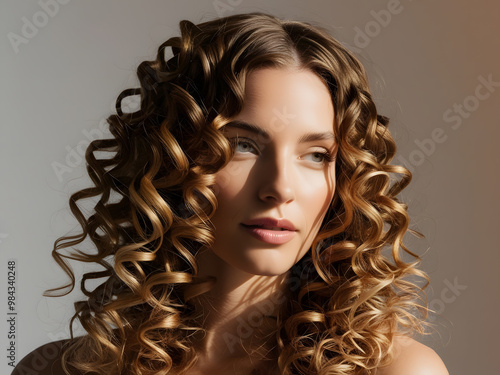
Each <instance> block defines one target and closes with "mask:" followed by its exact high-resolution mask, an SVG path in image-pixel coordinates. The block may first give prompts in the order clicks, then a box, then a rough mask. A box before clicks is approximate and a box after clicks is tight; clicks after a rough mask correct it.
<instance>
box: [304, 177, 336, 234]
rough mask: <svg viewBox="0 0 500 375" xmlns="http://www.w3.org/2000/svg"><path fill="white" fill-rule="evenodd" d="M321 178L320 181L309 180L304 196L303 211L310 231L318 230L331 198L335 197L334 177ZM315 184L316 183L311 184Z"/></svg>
mask: <svg viewBox="0 0 500 375" xmlns="http://www.w3.org/2000/svg"><path fill="white" fill-rule="evenodd" d="M326 177H327V178H325V176H323V178H321V179H317V180H310V182H311V183H310V184H309V186H308V188H307V189H306V191H304V192H303V194H304V207H305V209H306V211H304V212H305V213H306V215H307V219H308V221H309V225H310V228H311V230H313V231H314V230H319V226H320V225H321V222H322V220H323V217H324V216H325V214H326V212H327V211H328V208H329V207H330V204H331V202H332V199H333V196H334V195H335V175H334V174H330V175H329V176H326ZM313 182H316V183H313Z"/></svg>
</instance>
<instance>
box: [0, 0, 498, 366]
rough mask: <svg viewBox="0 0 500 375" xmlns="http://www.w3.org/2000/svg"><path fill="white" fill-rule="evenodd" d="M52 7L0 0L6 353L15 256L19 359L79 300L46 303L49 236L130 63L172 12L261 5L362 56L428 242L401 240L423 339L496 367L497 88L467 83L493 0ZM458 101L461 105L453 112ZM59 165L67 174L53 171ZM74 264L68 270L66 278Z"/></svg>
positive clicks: (483, 51)
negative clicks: (417, 288)
mask: <svg viewBox="0 0 500 375" xmlns="http://www.w3.org/2000/svg"><path fill="white" fill-rule="evenodd" d="M60 1H61V3H57V4H59V6H58V9H56V7H55V6H52V8H51V9H50V10H44V7H43V6H42V5H41V4H43V3H44V2H43V1H41V2H36V1H24V2H13V1H11V2H2V5H0V9H1V11H0V27H1V32H0V35H1V39H0V50H1V56H2V58H1V69H0V82H1V84H0V86H1V90H0V95H1V96H0V112H1V114H2V125H1V136H0V150H1V157H0V171H1V179H2V183H1V194H0V212H1V215H0V241H1V242H0V270H1V271H0V274H1V280H0V284H1V285H2V287H1V288H0V301H1V304H2V306H4V308H2V317H1V321H2V322H1V323H0V328H1V329H0V332H2V333H1V334H0V347H1V348H2V353H5V351H4V348H6V347H7V346H8V340H7V334H6V332H7V329H8V326H7V322H6V320H7V313H6V309H7V305H6V301H7V288H6V285H7V272H6V270H7V260H8V259H11V258H12V259H16V260H17V267H18V274H17V311H18V316H17V334H18V340H17V359H18V360H19V359H20V358H22V357H23V356H24V355H25V354H27V353H28V352H29V351H31V350H32V349H34V348H35V347H37V346H39V345H41V344H43V343H46V342H48V341H52V340H56V339H60V338H64V337H67V335H68V331H67V328H66V325H67V320H68V319H69V317H70V316H71V314H72V309H73V308H72V302H73V301H74V300H75V299H76V298H77V297H78V295H79V294H78V293H72V294H70V295H69V296H68V297H64V298H58V299H53V298H52V299H47V298H42V296H41V294H42V292H43V291H44V290H45V289H47V288H51V287H55V286H59V285H61V284H62V283H63V282H65V281H66V278H65V275H64V274H63V273H62V271H61V270H60V269H59V267H58V266H57V265H56V264H55V263H54V262H53V261H52V258H51V256H50V251H51V249H52V246H53V242H54V240H55V239H56V238H57V237H59V236H62V235H64V234H66V233H67V231H70V232H71V233H77V230H78V226H77V223H76V221H75V220H74V219H73V218H72V215H71V214H70V213H69V209H68V205H67V200H68V198H69V195H70V193H72V192H74V191H76V190H77V189H81V188H83V187H87V186H89V180H88V178H87V177H86V176H85V175H86V171H85V168H84V164H83V158H82V157H81V154H82V152H83V149H84V146H85V145H86V144H87V143H88V140H89V139H94V138H96V137H98V136H99V137H100V136H104V137H105V136H107V135H108V134H106V133H105V132H103V131H102V130H101V129H100V126H101V125H102V124H103V121H104V119H105V118H106V117H107V116H108V115H109V114H110V113H111V112H112V111H113V108H114V101H115V99H116V97H117V95H118V94H119V92H120V91H121V90H123V89H126V88H129V87H137V85H138V83H137V80H136V77H135V69H136V67H137V65H138V64H139V63H140V62H141V61H143V60H151V59H154V56H155V53H156V49H157V47H158V46H159V45H160V44H161V43H162V42H163V41H165V40H166V39H168V38H169V37H171V36H176V35H178V34H179V30H178V22H179V21H180V20H181V19H189V20H191V21H193V22H194V23H198V22H202V21H206V20H209V19H212V18H214V17H218V16H222V15H229V14H233V13H241V12H249V11H264V12H271V13H273V14H275V15H277V16H281V17H288V18H293V19H300V20H304V21H311V22H314V23H317V24H320V25H323V26H325V27H327V28H329V29H330V30H331V32H332V33H333V35H334V36H335V37H337V38H338V39H339V40H341V41H342V42H343V43H344V44H346V45H347V46H348V47H350V48H351V49H352V50H354V51H355V52H356V53H357V55H358V56H359V57H360V59H361V60H362V62H363V63H364V64H365V66H366V68H367V70H368V72H369V77H370V84H371V87H372V91H373V94H374V97H375V99H376V102H377V104H378V106H379V111H380V112H381V113H382V114H385V115H387V116H389V117H390V118H391V121H392V122H391V125H390V126H391V129H392V131H393V134H394V136H395V138H396V140H397V142H398V146H399V149H398V157H397V160H396V161H397V162H402V163H406V165H407V166H408V167H409V168H411V169H412V170H413V172H414V181H413V182H412V184H411V185H410V187H409V188H407V189H406V190H405V192H404V194H403V195H402V197H403V198H404V199H405V201H406V202H408V203H409V205H410V207H411V208H410V214H411V217H412V227H413V228H415V229H418V230H420V231H422V232H423V233H424V234H425V235H426V239H425V240H414V239H412V238H411V237H407V238H408V240H407V241H408V244H409V246H410V248H411V249H412V250H415V251H416V252H418V253H419V254H423V253H424V252H426V255H425V257H424V261H423V264H422V267H423V268H424V269H425V270H426V271H427V272H428V273H429V275H430V277H431V280H432V282H431V286H430V288H429V289H428V292H429V302H430V303H431V307H433V308H434V309H435V310H436V311H437V313H438V314H437V315H436V316H434V317H433V318H432V319H433V322H434V323H435V330H434V333H433V334H432V335H431V336H429V337H427V338H424V339H422V341H424V342H425V343H426V344H427V345H430V346H431V347H432V348H434V349H435V350H436V351H437V352H438V354H439V355H440V356H441V357H442V358H443V360H444V362H445V363H446V365H447V367H448V369H449V371H450V373H451V374H470V373H493V372H494V371H497V370H496V366H495V367H494V363H495V364H496V363H497V357H495V356H498V351H499V349H500V345H499V341H498V337H500V328H499V327H500V325H499V324H498V322H497V319H498V311H499V307H500V303H499V298H498V287H499V286H500V285H499V276H498V275H499V273H498V272H497V268H498V264H499V261H500V255H499V250H500V249H499V245H498V244H499V232H500V230H499V224H500V222H499V219H498V214H499V208H500V203H499V199H498V191H499V190H500V189H499V188H500V183H499V182H500V179H499V176H498V170H499V168H498V165H499V163H500V157H499V154H498V152H496V146H497V144H498V139H500V131H499V127H498V125H499V123H498V122H499V121H498V113H497V109H498V107H499V99H500V89H499V87H498V84H497V85H496V86H495V85H493V86H491V87H490V88H489V90H490V91H488V89H487V88H485V87H482V88H480V89H479V91H477V92H476V88H477V87H478V85H481V80H482V79H483V78H484V79H486V80H487V79H488V77H489V76H491V77H490V79H491V80H493V81H494V82H500V64H499V62H500V59H499V48H498V35H499V31H500V28H499V26H498V25H499V24H498V20H497V17H498V14H499V12H498V11H499V8H500V7H499V5H498V4H495V3H494V2H493V1H486V0H482V1H476V2H474V4H472V2H470V1H466V0H459V1H457V0H454V1H452V0H445V1H430V0H428V1H425V0H420V1H416V0H414V1H411V0H400V1H399V2H398V1H395V0H376V1H373V0H372V1H368V0H365V1H349V2H348V1H320V0H316V1H308V2H300V1H284V0H283V1H256V0H222V1H200V0H198V1H193V0H191V1H183V2H182V4H180V2H173V1H159V0H154V1H142V2H139V1H132V0H127V1H123V0H120V1H118V0H113V1H96V0H92V1H85V2H84V1H77V0H72V1H67V0H66V1H65V4H62V3H63V1H62V0H60ZM46 3H52V4H53V3H54V2H53V1H50V0H46ZM398 4H399V5H398ZM224 5H225V7H223V6H224ZM388 8H390V9H391V10H392V11H393V12H392V13H390V12H389V11H388V10H387V9H388ZM45 9H49V8H46V7H45ZM382 10H387V11H385V12H382V13H381V11H382ZM388 12H389V13H388ZM43 13H45V16H44V15H43ZM382 14H385V15H387V14H390V15H391V18H390V20H389V19H388V17H385V18H380V17H382ZM377 18H378V20H377ZM26 20H28V21H29V22H35V23H37V24H38V25H39V27H37V31H36V34H35V32H34V31H33V30H27V29H25V30H24V32H25V36H26V35H29V32H31V33H32V34H33V35H29V37H26V39H25V42H26V43H23V44H20V45H19V46H18V48H17V50H16V48H15V47H14V46H13V44H12V43H11V41H10V40H9V35H10V37H12V35H13V34H9V33H14V34H17V35H19V36H23V25H24V24H25V23H26ZM360 30H361V31H362V32H363V33H365V35H367V36H366V37H365V38H362V37H361V36H360ZM481 77H482V78H481ZM134 105H136V103H130V107H131V108H133V106H134ZM454 105H455V107H454ZM458 105H461V106H463V108H464V109H462V112H461V113H458V112H457V113H454V111H455V110H456V111H458V107H457V106H458ZM451 115H453V116H455V117H454V118H452V117H449V116H451ZM447 116H448V117H447ZM458 124H460V126H458ZM436 129H437V130H436ZM439 129H441V130H439ZM433 135H434V140H433V141H431V140H430V139H432V136H433ZM419 145H420V146H419ZM424 146H425V147H424ZM82 147H83V148H82ZM404 160H406V162H404ZM63 166H65V167H63ZM57 167H59V168H61V167H63V168H65V169H64V170H63V172H60V173H59V174H57V173H56V172H55V169H54V168H57ZM81 248H85V247H81ZM84 270H85V267H82V266H80V265H77V266H75V271H76V272H77V276H78V275H79V274H81V273H82V272H83V271H84ZM1 358H2V359H0V368H2V369H6V370H7V371H9V369H10V368H9V367H7V360H6V358H5V355H4V354H2V356H1ZM2 371H4V370H2Z"/></svg>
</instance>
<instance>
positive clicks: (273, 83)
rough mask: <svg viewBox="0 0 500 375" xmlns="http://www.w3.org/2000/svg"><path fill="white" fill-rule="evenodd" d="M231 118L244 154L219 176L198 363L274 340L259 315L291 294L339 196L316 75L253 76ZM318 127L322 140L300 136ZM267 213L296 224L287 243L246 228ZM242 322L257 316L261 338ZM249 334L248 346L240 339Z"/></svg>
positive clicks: (329, 119) (325, 99)
mask: <svg viewBox="0 0 500 375" xmlns="http://www.w3.org/2000/svg"><path fill="white" fill-rule="evenodd" d="M233 122H239V123H241V122H244V123H246V124H251V125H253V126H256V127H258V128H259V131H258V132H255V131H253V130H250V129H248V128H246V127H245V126H241V125H237V124H233V125H231V124H232V123H233ZM231 124H230V125H226V127H225V128H224V132H225V135H226V137H227V138H228V139H229V140H230V141H232V142H234V143H235V145H236V146H235V147H236V151H235V155H234V158H233V159H232V161H230V162H229V164H227V165H226V167H225V168H223V169H222V170H221V171H220V172H219V173H218V174H217V184H216V185H217V186H216V189H215V190H216V193H217V200H218V203H219V206H218V208H217V210H216V213H215V214H214V216H213V217H212V223H213V224H214V226H215V228H216V232H215V243H214V245H213V247H212V248H211V249H207V251H205V252H204V253H202V254H201V255H200V256H199V259H198V264H199V266H200V272H199V274H200V275H212V276H216V277H217V283H216V285H215V287H214V289H213V290H211V291H210V292H209V293H208V295H207V296H206V297H205V299H204V300H203V303H201V304H200V308H203V311H204V312H203V314H204V316H207V318H206V320H205V321H204V326H205V327H206V328H207V329H208V334H207V336H206V337H205V338H204V340H203V341H202V342H201V345H199V347H198V348H197V352H198V353H199V354H200V356H201V360H200V362H199V366H198V368H200V369H202V368H203V369H205V370H206V369H207V368H209V367H212V366H215V365H216V364H218V363H226V362H228V361H231V362H232V361H234V359H235V358H239V357H240V355H241V358H248V353H247V351H248V348H246V347H245V345H246V344H249V345H248V346H258V345H261V344H264V345H265V342H267V343H268V344H267V345H268V346H269V342H272V340H270V338H267V339H265V332H266V331H270V330H271V329H272V320H271V319H266V318H265V317H264V318H262V319H260V318H256V316H258V315H259V314H260V315H274V314H275V313H276V308H277V307H278V305H279V303H281V302H282V301H283V297H284V294H283V293H282V291H281V290H282V288H281V286H282V285H283V284H282V282H283V280H284V279H285V277H286V275H287V272H288V271H289V270H290V268H291V267H292V266H293V265H294V264H295V263H297V262H298V261H299V260H300V259H301V258H302V257H303V256H304V255H305V253H306V252H307V251H308V249H309V248H310V246H311V244H312V241H313V239H314V237H315V236H316V234H317V233H318V231H319V228H320V225H321V222H322V220H323V218H324V216H325V214H326V211H327V209H328V206H329V205H330V203H331V201H332V198H333V195H334V193H335V163H334V155H335V151H336V143H335V139H334V134H333V124H334V108H333V104H332V100H331V96H330V93H329V91H328V89H327V87H326V85H325V84H324V83H323V82H322V81H321V79H320V78H319V77H318V76H317V75H316V74H314V73H312V72H311V71H308V70H295V69H259V70H256V71H254V72H251V73H250V74H249V75H248V77H247V83H246V91H245V103H244V106H243V109H242V111H241V112H240V113H239V114H238V115H237V116H236V117H235V118H233V119H231ZM313 133H314V134H316V137H315V138H314V139H313V138H311V139H309V140H307V141H305V142H304V140H303V139H301V138H303V137H304V136H305V135H308V134H309V135H310V134H313ZM264 134H267V135H264ZM319 135H321V136H319ZM325 155H329V157H328V156H325ZM262 217H272V218H286V219H287V220H289V221H290V222H292V223H293V225H294V226H295V228H296V232H295V235H294V237H293V238H292V239H291V240H290V241H289V242H287V243H285V244H269V243H267V242H264V241H261V240H260V239H257V238H254V237H253V236H252V235H250V234H249V233H248V231H247V230H245V228H244V227H242V225H241V223H244V222H246V221H248V220H250V219H254V218H262ZM202 306H203V307H202ZM215 306H216V307H215ZM262 312H264V314H262ZM252 319H253V320H252ZM242 321H243V322H249V325H250V324H251V323H252V322H257V323H256V324H254V325H257V326H258V327H257V328H258V329H255V331H259V332H261V338H262V339H261V341H259V339H258V338H256V337H255V336H258V335H255V333H256V332H252V334H251V335H249V336H251V337H252V338H253V339H254V341H256V342H254V343H252V344H253V345H250V341H249V339H250V337H244V336H245V335H242V334H241V330H242V327H243V326H244V325H245V324H244V323H242ZM252 331H253V329H252ZM241 336H243V337H242V339H243V340H242V341H244V342H245V344H244V345H240V344H239V341H240V340H239V337H241ZM236 338H238V339H237V340H236ZM236 341H238V343H236ZM256 357H257V358H258V355H256ZM240 368H241V366H240ZM214 369H215V367H214ZM218 370H220V369H218ZM193 373H194V372H193ZM232 373H234V372H232Z"/></svg>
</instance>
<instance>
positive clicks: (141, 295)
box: [48, 13, 428, 375]
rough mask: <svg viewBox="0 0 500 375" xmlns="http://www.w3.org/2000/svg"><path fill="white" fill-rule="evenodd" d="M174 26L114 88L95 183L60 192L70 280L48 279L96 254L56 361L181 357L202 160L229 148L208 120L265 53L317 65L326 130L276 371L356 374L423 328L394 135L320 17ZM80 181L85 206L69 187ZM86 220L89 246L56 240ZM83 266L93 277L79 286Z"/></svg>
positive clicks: (227, 111)
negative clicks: (327, 103) (329, 126)
mask: <svg viewBox="0 0 500 375" xmlns="http://www.w3.org/2000/svg"><path fill="white" fill-rule="evenodd" d="M180 31H181V36H180V37H173V38H170V39H169V40H167V41H166V42H165V43H163V44H162V45H161V46H160V47H159V49H158V53H157V56H156V59H155V60H154V61H144V62H142V63H141V64H140V65H139V67H138V69H137V75H138V78H139V81H140V86H141V87H140V88H138V89H128V90H125V91H123V92H122V93H121V94H120V95H119V97H118V99H117V103H116V111H117V113H116V114H113V115H111V116H109V118H108V123H109V126H110V132H111V134H112V135H113V138H111V139H106V140H94V141H93V142H92V143H91V144H90V145H89V147H88V149H87V151H86V155H85V157H86V161H87V164H88V166H87V170H88V173H89V175H90V177H91V179H92V181H93V183H94V184H95V187H91V188H87V189H83V190H81V191H78V192H76V193H74V194H73V195H72V196H71V197H70V202H69V203H70V207H71V211H72V212H73V214H74V215H75V217H76V218H77V219H78V221H79V223H80V225H81V227H82V229H83V232H82V233H81V234H80V235H77V236H66V237H61V238H59V239H58V240H57V241H56V243H55V245H54V251H53V256H54V258H55V260H56V261H57V262H58V264H59V265H60V266H61V267H62V268H63V269H64V270H65V272H66V273H67V274H68V275H69V276H70V278H71V282H70V283H69V284H68V285H66V286H64V287H61V288H56V289H52V290H49V291H48V294H49V295H51V294H54V292H56V291H58V290H63V289H64V288H67V290H66V292H65V293H64V294H67V293H69V292H70V291H71V290H72V289H73V288H74V286H75V276H74V273H73V272H72V269H71V267H70V266H69V264H68V262H67V261H66V259H71V260H77V261H81V262H86V263H92V264H98V265H100V266H102V267H103V270H102V271H96V272H88V273H85V274H84V276H83V279H82V281H81V289H82V291H83V293H84V294H85V295H86V297H87V299H86V300H84V301H79V302H77V303H75V308H76V312H75V315H74V317H73V319H72V322H71V324H72V323H73V320H74V319H79V321H80V322H81V324H82V326H83V327H84V329H85V330H86V331H87V332H88V335H85V336H84V337H81V338H76V339H74V340H73V343H72V344H71V346H70V347H69V349H68V350H66V351H65V353H64V357H63V359H64V363H66V364H68V365H71V366H73V367H75V368H78V369H80V370H84V371H91V372H92V373H98V374H107V375H109V374H121V373H124V372H125V371H126V373H127V374H129V373H130V374H168V373H174V372H175V373H182V370H184V369H186V368H188V367H189V366H190V365H191V364H193V363H194V361H195V360H196V353H195V352H194V351H193V350H191V347H192V345H191V344H192V341H191V338H192V337H193V334H194V333H196V332H202V331H203V327H201V326H200V325H199V324H198V323H197V322H198V320H197V319H199V316H198V317H197V316H195V315H194V311H195V310H194V308H193V303H192V302H193V301H194V300H196V298H198V297H200V296H202V295H203V294H204V293H205V292H206V291H208V290H209V289H210V287H211V285H212V284H213V283H214V280H213V279H211V278H201V277H199V276H197V270H198V267H197V264H196V259H195V257H196V254H197V252H198V251H200V249H202V248H209V247H210V246H211V244H212V243H213V241H214V235H213V233H214V228H213V226H212V225H211V223H210V217H211V216H212V214H213V213H214V211H215V210H216V208H217V191H216V189H215V188H214V181H215V173H217V172H218V171H219V170H220V169H221V168H222V167H224V166H225V165H226V164H227V163H228V162H229V161H230V159H231V157H232V148H231V145H230V143H229V142H228V141H227V139H226V138H225V137H224V135H223V133H222V130H221V128H222V127H223V126H224V125H225V124H226V123H227V122H229V121H230V119H231V118H232V117H234V116H235V115H237V114H238V113H239V111H241V109H242V106H243V103H244V99H245V98H244V91H245V79H246V77H247V75H248V73H249V72H251V71H253V70H256V69H259V68H264V67H267V68H296V69H307V70H310V71H312V72H314V73H315V74H317V75H318V77H320V78H321V79H322V80H323V82H324V83H325V85H326V86H327V87H328V89H329V91H330V93H331V96H332V101H333V104H334V109H335V123H334V130H335V136H336V141H337V144H338V152H337V158H336V162H335V163H336V166H335V167H336V176H337V177H336V192H335V197H334V199H333V201H332V203H331V206H330V208H329V210H328V212H327V214H326V216H325V219H324V221H323V223H322V226H321V229H320V231H319V233H318V235H317V237H316V239H315V240H314V242H313V244H312V246H311V249H309V251H308V253H307V254H306V255H305V256H304V257H303V258H302V259H301V260H300V261H299V262H298V263H297V264H296V265H295V266H294V267H293V268H292V270H291V271H290V280H293V283H290V287H289V288H288V289H287V290H288V294H287V296H286V297H287V298H286V301H285V303H283V304H282V306H280V311H279V314H278V319H277V328H276V332H275V339H276V342H277V348H276V349H277V350H276V353H275V354H276V358H274V363H275V364H276V366H275V368H274V369H273V371H275V372H276V373H280V374H315V375H317V374H361V373H370V371H371V370H374V369H376V368H378V367H381V366H383V365H386V364H388V363H390V361H391V359H392V352H391V348H392V342H393V338H394V335H395V334H397V333H406V334H411V333H413V332H419V333H424V326H425V317H426V315H427V308H426V300H425V295H424V294H423V293H422V292H423V289H424V288H425V287H426V286H427V284H428V277H427V275H426V274H425V273H424V272H422V271H420V270H418V269H417V267H416V266H417V265H418V263H419V261H420V258H419V256H418V255H416V254H414V253H413V252H411V251H410V250H409V249H408V248H407V247H406V246H405V245H404V244H403V237H404V235H405V233H407V232H408V231H409V232H411V233H413V234H416V235H419V236H421V234H420V233H418V232H414V231H412V230H410V229H409V218H408V214H407V205H406V204H404V203H402V202H400V201H399V200H398V198H397V195H398V194H399V193H400V192H401V191H402V190H403V189H404V188H405V187H406V186H407V185H408V183H409V182H410V180H411V174H410V172H409V171H408V170H407V169H406V168H404V167H402V166H396V165H390V164H389V163H390V161H391V160H392V158H393V157H394V155H395V152H396V147H395V143H394V140H393V138H392V137H391V134H390V132H389V130H388V127H387V126H388V119H387V118H386V117H383V116H381V115H379V114H377V110H376V107H375V104H374V102H373V100H372V97H371V94H370V91H369V86H368V81H367V77H366V73H365V70H364V68H363V67H362V65H361V63H360V62H359V61H358V59H356V57H355V56H354V55H353V54H352V53H351V52H349V51H348V50H347V49H346V48H345V47H344V46H343V45H342V44H340V43H339V42H338V41H336V40H335V39H334V38H332V37H331V36H330V35H329V34H328V33H327V32H326V31H325V30H324V29H322V28H320V27H317V26H312V25H310V24H308V23H305V22H297V21H288V20H281V19H278V18H276V17H273V16H271V15H267V14H263V13H250V14H240V15H234V16H229V17H225V18H220V19H215V20H213V21H209V22H204V23H201V24H198V25H195V24H193V23H191V22H190V21H181V22H180ZM168 48H170V52H171V53H172V57H170V56H168V57H167V56H166V55H167V54H168V52H169V50H168ZM133 95H140V109H139V110H138V111H136V112H133V113H124V112H123V111H122V107H121V104H122V100H123V99H125V98H126V97H128V96H133ZM97 152H99V155H100V156H101V158H97V157H96V153H97ZM104 155H110V156H109V157H104ZM92 197H99V200H98V202H97V203H96V204H95V206H94V211H95V212H94V213H93V214H92V215H90V216H89V217H88V219H87V218H86V217H85V216H84V214H83V213H82V211H81V210H80V208H79V207H78V206H77V202H78V201H80V200H84V199H87V198H92ZM87 236H89V238H90V239H91V240H92V242H93V243H94V245H95V248H96V251H95V252H84V251H81V250H76V251H73V252H67V253H62V252H61V250H62V249H63V248H68V247H70V246H75V245H78V244H80V243H81V242H82V241H83V240H84V239H85V238H86V237H87ZM63 241H65V242H63ZM403 253H407V254H408V255H410V256H411V258H412V259H413V260H412V261H405V260H404V259H403V257H404V256H403V255H404V254H403ZM420 279H423V280H424V281H425V282H426V284H425V285H423V286H419V285H418V282H417V281H418V280H420ZM89 281H92V282H93V283H94V284H97V285H98V286H97V287H95V288H93V289H91V290H88V289H87V286H86V283H87V282H89ZM292 284H293V285H292ZM269 371H271V369H270V370H269Z"/></svg>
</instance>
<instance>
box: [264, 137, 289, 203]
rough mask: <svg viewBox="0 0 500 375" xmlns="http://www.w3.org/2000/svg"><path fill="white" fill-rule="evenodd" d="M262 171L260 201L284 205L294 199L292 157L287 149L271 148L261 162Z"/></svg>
mask: <svg viewBox="0 0 500 375" xmlns="http://www.w3.org/2000/svg"><path fill="white" fill-rule="evenodd" d="M263 169H264V170H263V171H262V180H261V181H262V183H261V186H260V190H259V196H260V198H261V199H262V200H266V201H269V200H273V201H275V202H276V203H286V202H289V201H291V200H293V199H295V187H294V178H293V157H292V156H291V153H290V150H289V149H288V148H287V147H276V146H275V147H273V150H272V152H269V155H267V157H266V158H265V160H264V161H263Z"/></svg>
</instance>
